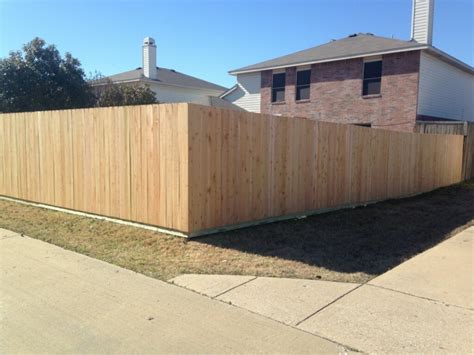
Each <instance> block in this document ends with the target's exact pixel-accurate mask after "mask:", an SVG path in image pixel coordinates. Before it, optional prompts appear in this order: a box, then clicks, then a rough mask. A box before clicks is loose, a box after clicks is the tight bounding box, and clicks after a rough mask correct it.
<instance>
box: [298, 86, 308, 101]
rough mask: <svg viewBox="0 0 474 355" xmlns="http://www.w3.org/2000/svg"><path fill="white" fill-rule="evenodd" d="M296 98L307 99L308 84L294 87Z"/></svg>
mask: <svg viewBox="0 0 474 355" xmlns="http://www.w3.org/2000/svg"><path fill="white" fill-rule="evenodd" d="M296 100H297V101H298V100H309V85H304V86H298V87H297V88H296Z"/></svg>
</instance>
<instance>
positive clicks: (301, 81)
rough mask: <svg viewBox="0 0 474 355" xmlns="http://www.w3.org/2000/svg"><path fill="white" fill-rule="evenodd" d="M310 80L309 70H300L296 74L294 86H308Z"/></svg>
mask: <svg viewBox="0 0 474 355" xmlns="http://www.w3.org/2000/svg"><path fill="white" fill-rule="evenodd" d="M310 80H311V70H301V71H299V72H297V73H296V85H298V86H299V85H309V83H310Z"/></svg>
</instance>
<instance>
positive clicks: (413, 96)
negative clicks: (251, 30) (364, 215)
mask: <svg viewBox="0 0 474 355" xmlns="http://www.w3.org/2000/svg"><path fill="white" fill-rule="evenodd" d="M433 6H434V0H414V6H413V23H412V36H413V38H412V39H411V40H410V41H403V40H397V39H391V38H384V37H379V36H374V35H372V34H354V35H351V36H349V37H347V38H343V39H340V40H336V41H331V42H329V43H326V44H323V45H321V46H317V47H314V48H310V49H307V50H303V51H300V52H296V53H292V54H289V55H286V56H283V57H279V58H275V59H271V60H268V61H265V62H261V63H258V64H254V65H250V66H246V67H243V68H240V69H236V70H232V71H230V74H233V75H236V76H237V84H236V85H235V86H234V87H233V88H231V89H230V90H228V91H227V92H225V93H224V94H223V95H222V96H221V97H222V98H224V99H226V100H228V101H230V102H233V103H234V104H236V105H238V106H240V107H242V108H244V109H246V110H248V111H253V112H261V113H270V114H276V115H285V116H298V117H305V118H311V119H318V120H324V121H333V122H341V123H352V124H361V125H367V126H372V127H375V128H387V129H395V130H404V131H413V130H414V128H415V124H416V121H417V120H427V119H428V120H440V119H441V120H443V119H448V120H465V121H466V120H467V121H474V113H473V101H474V95H473V92H474V70H473V68H472V67H471V66H469V65H468V64H465V63H463V62H461V61H460V60H458V59H456V58H453V57H452V56H450V55H448V54H446V53H444V52H442V51H440V50H439V49H437V48H435V47H433V46H432V45H431V38H432V21H433Z"/></svg>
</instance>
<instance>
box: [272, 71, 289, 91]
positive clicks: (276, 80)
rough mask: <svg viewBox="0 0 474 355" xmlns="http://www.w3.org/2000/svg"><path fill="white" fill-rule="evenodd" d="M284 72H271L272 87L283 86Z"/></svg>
mask: <svg viewBox="0 0 474 355" xmlns="http://www.w3.org/2000/svg"><path fill="white" fill-rule="evenodd" d="M285 77H286V75H285V73H279V74H273V84H272V87H273V88H281V87H285V82H286V80H285Z"/></svg>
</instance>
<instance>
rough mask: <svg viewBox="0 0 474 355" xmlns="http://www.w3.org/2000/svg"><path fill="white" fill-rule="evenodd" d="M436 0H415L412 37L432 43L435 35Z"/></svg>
mask: <svg viewBox="0 0 474 355" xmlns="http://www.w3.org/2000/svg"><path fill="white" fill-rule="evenodd" d="M433 12H434V0H413V18H412V33H411V36H412V38H413V39H414V40H415V41H417V42H418V43H428V44H431V42H432V41H431V40H432V37H433Z"/></svg>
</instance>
